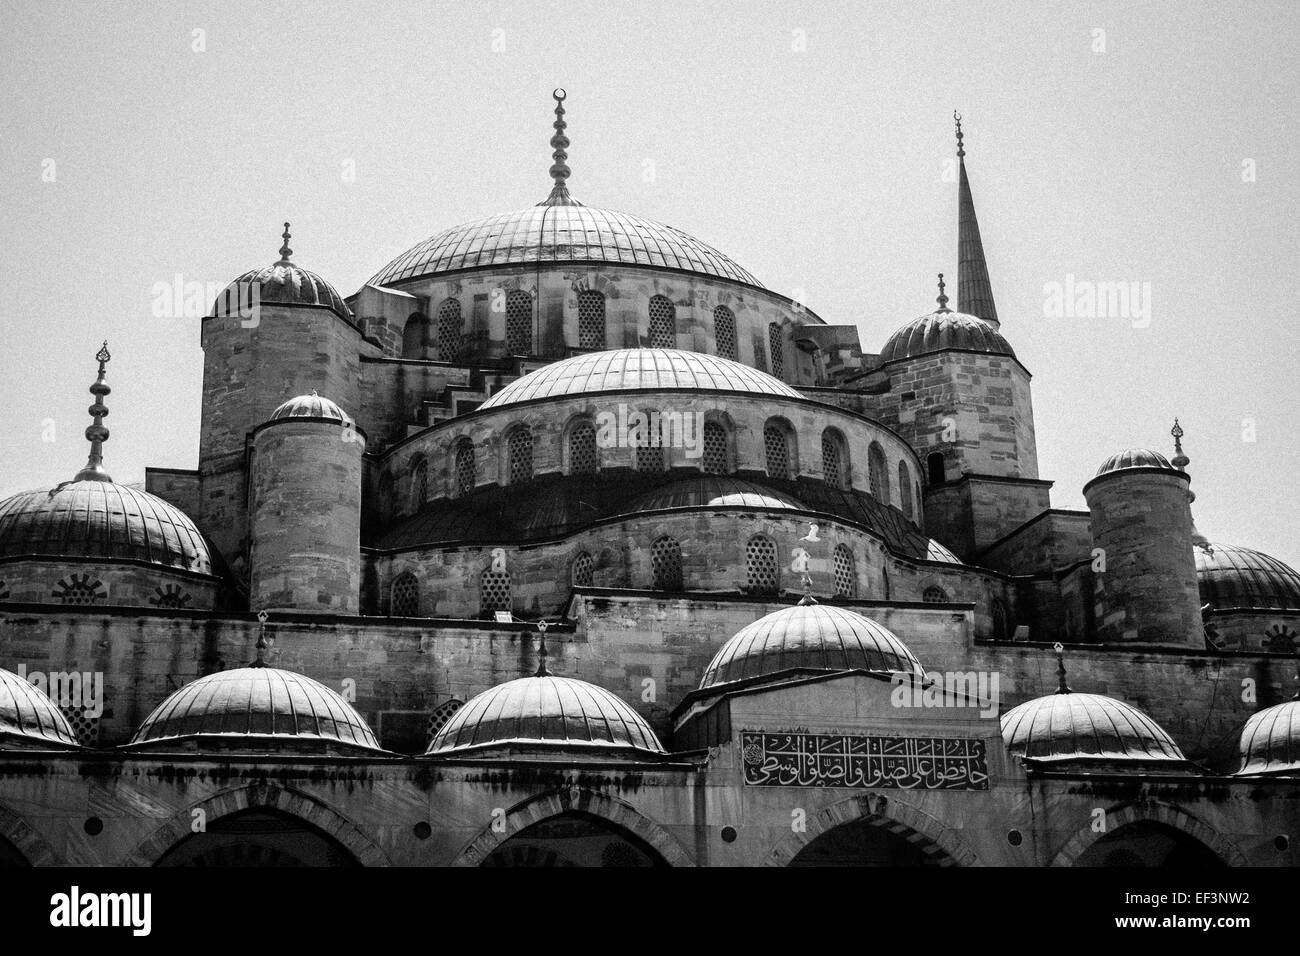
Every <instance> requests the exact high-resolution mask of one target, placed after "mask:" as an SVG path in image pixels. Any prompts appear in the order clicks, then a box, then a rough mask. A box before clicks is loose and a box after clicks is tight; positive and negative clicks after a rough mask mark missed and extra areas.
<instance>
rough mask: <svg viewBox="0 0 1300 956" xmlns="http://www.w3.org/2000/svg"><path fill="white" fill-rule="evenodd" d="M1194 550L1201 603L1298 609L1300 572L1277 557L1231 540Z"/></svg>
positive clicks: (1219, 605) (1230, 606) (1217, 607)
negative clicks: (1239, 546) (1238, 545)
mask: <svg viewBox="0 0 1300 956" xmlns="http://www.w3.org/2000/svg"><path fill="white" fill-rule="evenodd" d="M1193 553H1194V554H1195V556H1196V583H1197V586H1198V587H1199V588H1200V592H1201V603H1202V604H1209V605H1210V606H1212V607H1213V608H1214V609H1215V610H1225V609H1227V608H1283V609H1286V610H1291V611H1300V574H1298V573H1296V571H1295V570H1294V569H1292V568H1291V567H1289V566H1288V565H1285V564H1283V563H1282V562H1281V561H1279V560H1278V559H1277V558H1274V557H1270V556H1269V555H1267V554H1263V553H1262V552H1259V551H1252V550H1251V549H1250V548H1238V547H1234V546H1233V545H1230V544H1207V545H1202V546H1200V547H1197V548H1194V549H1193Z"/></svg>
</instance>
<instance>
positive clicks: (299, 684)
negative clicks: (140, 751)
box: [131, 667, 379, 750]
mask: <svg viewBox="0 0 1300 956" xmlns="http://www.w3.org/2000/svg"><path fill="white" fill-rule="evenodd" d="M182 738H200V739H206V740H209V741H212V742H220V743H225V744H235V745H240V744H241V742H245V743H252V742H255V741H263V742H264V741H274V742H276V743H278V744H281V745H285V746H290V747H293V746H301V747H303V748H305V749H310V750H319V749H328V747H329V746H330V745H331V744H341V745H344V746H345V747H362V748H368V749H371V750H378V749H379V742H378V741H377V740H376V739H375V735H374V734H373V733H372V732H371V730H370V728H369V727H368V726H367V725H366V722H365V721H364V720H363V719H362V717H361V715H360V714H358V713H357V712H356V710H355V709H353V707H352V705H351V704H349V703H348V702H347V701H345V700H344V699H343V698H342V697H340V696H339V695H338V694H336V693H335V692H334V691H332V690H330V689H329V688H328V687H325V686H324V685H323V684H318V683H317V682H316V681H314V680H312V679H311V678H310V677H304V676H303V675H302V674H295V673H293V672H291V671H283V670H278V669H277V668H274V667H240V668H236V669H234V670H228V671H219V672H217V673H215V674H209V675H207V676H206V677H200V678H199V679H198V680H196V681H194V682H192V683H189V684H186V685H185V686H184V687H182V688H181V689H180V690H178V691H176V692H175V693H174V694H172V695H171V696H170V697H168V698H167V699H166V700H164V701H163V702H162V703H161V704H159V705H158V707H157V709H155V710H154V712H153V713H152V714H150V715H149V716H148V717H147V718H145V721H144V723H143V724H141V725H140V729H139V730H137V731H136V733H135V736H134V737H133V738H132V739H131V743H132V744H133V745H134V744H149V743H154V742H157V741H178V740H181V739H182Z"/></svg>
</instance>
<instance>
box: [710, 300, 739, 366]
mask: <svg viewBox="0 0 1300 956" xmlns="http://www.w3.org/2000/svg"><path fill="white" fill-rule="evenodd" d="M713 341H714V343H715V344H716V346H717V349H718V356H719V357H720V358H724V359H731V360H732V361H733V362H734V361H736V314H735V313H734V312H732V311H731V310H730V309H728V308H727V307H726V306H725V305H720V306H718V307H717V308H715V309H714V310H713Z"/></svg>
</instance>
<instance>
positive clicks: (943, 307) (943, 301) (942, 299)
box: [935, 272, 952, 312]
mask: <svg viewBox="0 0 1300 956" xmlns="http://www.w3.org/2000/svg"><path fill="white" fill-rule="evenodd" d="M935 301H936V302H938V303H939V308H938V311H939V312H951V311H952V309H950V308H948V296H946V295H945V294H944V291H943V273H942V272H940V273H939V298H938V299H936V300H935Z"/></svg>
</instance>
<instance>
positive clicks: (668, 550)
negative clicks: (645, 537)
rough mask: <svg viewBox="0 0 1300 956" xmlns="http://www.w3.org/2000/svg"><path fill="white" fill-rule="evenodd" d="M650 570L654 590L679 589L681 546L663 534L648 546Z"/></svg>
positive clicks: (680, 586)
mask: <svg viewBox="0 0 1300 956" xmlns="http://www.w3.org/2000/svg"><path fill="white" fill-rule="evenodd" d="M650 571H651V574H652V575H653V576H654V588H655V590H656V591H681V590H682V589H683V588H682V546H681V545H679V544H678V543H677V541H676V540H675V539H673V538H670V537H668V536H667V535H665V536H664V537H662V538H656V539H655V543H654V544H652V545H651V546H650Z"/></svg>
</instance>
